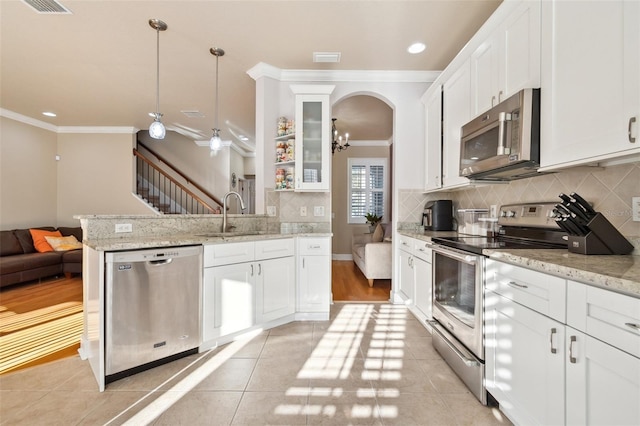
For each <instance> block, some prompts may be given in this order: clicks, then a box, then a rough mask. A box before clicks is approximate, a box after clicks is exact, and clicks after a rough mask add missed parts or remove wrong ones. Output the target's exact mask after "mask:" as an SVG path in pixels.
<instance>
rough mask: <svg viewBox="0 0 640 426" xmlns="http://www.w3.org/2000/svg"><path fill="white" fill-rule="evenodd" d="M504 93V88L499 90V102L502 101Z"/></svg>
mask: <svg viewBox="0 0 640 426" xmlns="http://www.w3.org/2000/svg"><path fill="white" fill-rule="evenodd" d="M503 94H504V93H503V92H502V90H501V91H499V92H498V103H500V102H501V101H502V99H501V98H502V95H503Z"/></svg>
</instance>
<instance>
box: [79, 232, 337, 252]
mask: <svg viewBox="0 0 640 426" xmlns="http://www.w3.org/2000/svg"><path fill="white" fill-rule="evenodd" d="M331 235H332V234H331V233H325V232H312V233H288V234H287V233H280V234H267V233H243V232H237V233H235V232H227V233H226V234H224V235H222V234H221V233H218V232H213V233H209V234H174V235H163V236H149V237H140V236H136V237H130V238H126V237H123V238H104V239H93V240H84V241H83V243H84V244H86V245H87V246H89V247H91V248H92V249H94V250H99V251H120V250H137V249H146V248H149V249H150V248H157V247H175V246H188V245H198V244H223V243H231V242H241V241H260V240H274V239H279V238H292V237H330V236H331Z"/></svg>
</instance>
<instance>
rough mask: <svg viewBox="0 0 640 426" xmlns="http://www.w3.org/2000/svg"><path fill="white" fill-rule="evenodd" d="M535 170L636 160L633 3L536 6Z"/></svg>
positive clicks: (638, 26) (638, 44) (639, 17)
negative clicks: (537, 132)
mask: <svg viewBox="0 0 640 426" xmlns="http://www.w3.org/2000/svg"><path fill="white" fill-rule="evenodd" d="M541 65H542V66H541V138H540V145H541V146H540V155H541V161H540V163H541V168H542V170H543V171H544V170H554V169H559V168H563V167H570V166H576V165H581V164H588V163H595V162H601V161H606V160H611V159H615V158H622V157H625V156H637V155H638V154H640V138H639V136H640V134H639V133H640V131H639V127H638V126H639V125H640V2H637V1H622V0H620V1H575V2H574V1H572V2H569V1H553V2H551V1H549V2H547V1H544V2H542V53H541Z"/></svg>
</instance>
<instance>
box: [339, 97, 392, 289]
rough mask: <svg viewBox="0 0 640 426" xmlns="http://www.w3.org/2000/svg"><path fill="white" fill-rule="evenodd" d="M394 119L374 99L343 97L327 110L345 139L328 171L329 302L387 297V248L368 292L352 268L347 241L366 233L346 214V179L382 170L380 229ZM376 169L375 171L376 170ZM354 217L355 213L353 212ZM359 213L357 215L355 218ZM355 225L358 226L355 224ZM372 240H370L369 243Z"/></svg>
mask: <svg viewBox="0 0 640 426" xmlns="http://www.w3.org/2000/svg"><path fill="white" fill-rule="evenodd" d="M393 114H394V111H393V109H392V107H391V106H389V104H388V103H387V102H385V101H384V100H381V99H380V98H379V97H378V96H376V95H375V94H369V93H357V94H350V95H349V96H345V97H343V98H342V99H339V100H337V101H336V102H335V103H334V104H333V105H332V117H333V118H335V119H336V121H335V125H336V128H337V130H338V132H339V134H340V135H344V134H345V133H349V144H350V146H349V148H348V149H346V150H342V151H338V150H336V151H335V152H334V153H333V155H332V166H331V211H332V219H331V227H332V232H333V246H332V253H333V260H334V261H333V271H334V274H333V275H334V279H333V287H334V288H333V296H334V300H335V301H341V300H345V301H387V300H389V295H390V291H391V278H392V276H393V271H392V269H391V265H392V259H391V257H392V252H391V250H390V247H391V243H388V244H389V247H388V248H389V250H388V251H389V256H388V257H389V258H388V259H386V256H385V259H381V260H383V261H385V262H387V263H388V265H389V274H388V277H386V278H385V279H376V280H374V281H373V286H372V287H370V286H369V284H368V281H367V277H365V275H364V274H363V272H362V271H361V270H360V268H358V266H356V264H355V263H354V262H353V260H352V259H353V257H352V238H353V236H354V235H357V236H363V237H364V238H365V239H366V238H367V237H366V235H365V234H367V233H369V229H368V226H367V224H366V223H365V220H364V218H363V217H362V218H360V217H359V213H358V217H356V216H355V214H356V213H354V212H353V211H352V209H350V207H352V206H350V203H354V200H353V198H351V196H350V182H351V180H350V174H351V173H352V170H354V168H357V167H367V165H368V164H376V165H378V166H379V167H382V165H384V173H385V176H386V185H385V188H384V219H383V223H384V225H385V226H389V227H391V226H392V225H391V223H392V214H391V212H392V208H391V206H392V194H393V173H392V164H393V122H394V120H393ZM379 167H378V169H379ZM355 211H357V209H356V210H355ZM360 213H362V212H360ZM358 220H360V222H358ZM370 236H371V235H369V237H370Z"/></svg>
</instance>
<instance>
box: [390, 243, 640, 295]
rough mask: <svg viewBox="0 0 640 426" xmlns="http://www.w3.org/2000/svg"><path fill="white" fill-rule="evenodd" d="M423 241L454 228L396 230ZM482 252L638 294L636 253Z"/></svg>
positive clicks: (639, 270)
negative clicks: (430, 230)
mask: <svg viewBox="0 0 640 426" xmlns="http://www.w3.org/2000/svg"><path fill="white" fill-rule="evenodd" d="M399 232H400V234H402V235H406V236H408V237H412V238H416V239H419V240H423V241H431V238H432V237H436V236H438V237H446V236H456V235H457V233H456V232H442V231H440V232H429V231H424V232H421V231H399ZM482 253H483V254H484V255H485V256H487V257H489V258H491V259H494V260H499V261H501V262H506V263H511V264H514V265H518V266H522V267H525V268H528V269H532V270H536V271H540V272H545V273H548V274H551V275H555V276H559V277H562V278H566V279H569V280H575V281H579V282H582V283H585V284H589V285H593V286H597V287H601V288H604V289H608V290H612V291H616V292H619V293H624V294H628V295H630V296H633V297H638V298H640V256H633V255H624V256H621V255H610V256H605V255H584V254H577V253H571V252H569V251H568V250H565V249H497V250H490V249H485V250H483V252H482Z"/></svg>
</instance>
